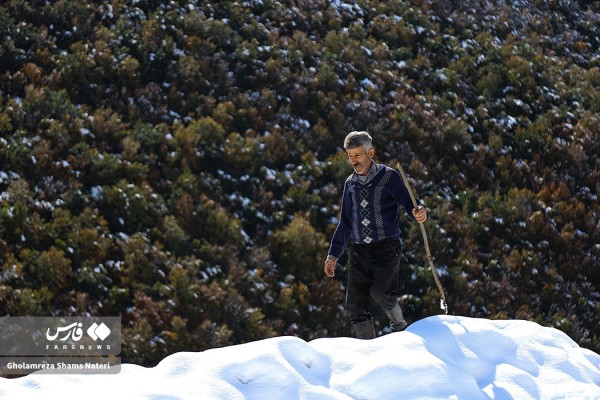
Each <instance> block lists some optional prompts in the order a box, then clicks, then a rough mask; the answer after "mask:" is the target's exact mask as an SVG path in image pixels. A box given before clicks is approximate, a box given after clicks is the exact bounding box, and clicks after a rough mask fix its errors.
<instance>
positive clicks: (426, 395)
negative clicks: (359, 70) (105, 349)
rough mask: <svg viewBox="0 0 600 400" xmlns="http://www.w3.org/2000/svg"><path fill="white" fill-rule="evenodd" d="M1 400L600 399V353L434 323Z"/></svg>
mask: <svg viewBox="0 0 600 400" xmlns="http://www.w3.org/2000/svg"><path fill="white" fill-rule="evenodd" d="M0 398H1V399H36V398H43V399H59V398H60V399H71V398H73V399H104V400H107V399H110V400H118V399H126V400H133V399H153V400H175V399H223V400H235V399H257V400H258V399H260V400H277V399H285V400H293V399H303V400H329V399H340V400H341V399H344V400H348V399H373V400H386V399H468V400H477V399H518V400H526V399H577V400H582V399H594V400H597V399H600V355H598V354H596V353H594V352H592V351H590V350H587V349H584V348H581V347H579V346H578V345H577V344H576V343H575V342H574V341H573V340H571V339H570V338H569V337H568V336H567V335H565V334H564V333H563V332H561V331H559V330H556V329H553V328H546V327H542V326H540V325H538V324H536V323H534V322H528V321H521V320H509V321H490V320H487V319H475V318H466V317H455V316H435V317H429V318H426V319H423V320H421V321H418V322H416V323H414V324H412V325H411V326H410V327H409V328H408V330H407V331H405V332H401V333H393V334H389V335H385V336H382V337H379V338H377V339H373V340H367V341H364V340H358V339H354V338H323V339H316V340H313V341H310V342H305V341H303V340H301V339H299V338H296V337H277V338H272V339H266V340H261V341H256V342H252V343H247V344H241V345H237V346H230V347H225V348H220V349H211V350H207V351H204V352H197V353H192V352H181V353H176V354H173V355H171V356H169V357H167V358H165V359H164V360H163V361H162V362H161V363H159V364H158V365H157V366H156V367H154V368H144V367H141V366H138V365H133V364H123V365H122V366H121V372H120V373H118V374H112V375H48V374H39V373H34V374H31V375H29V376H26V377H21V378H13V379H5V378H2V379H0Z"/></svg>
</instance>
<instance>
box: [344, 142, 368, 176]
mask: <svg viewBox="0 0 600 400" xmlns="http://www.w3.org/2000/svg"><path fill="white" fill-rule="evenodd" d="M346 153H348V160H349V161H350V164H352V168H354V171H355V172H356V173H357V174H359V175H367V174H368V173H369V169H370V168H371V163H372V162H373V160H372V158H373V155H374V154H375V150H373V148H370V149H369V150H368V151H367V150H365V148H364V147H355V148H352V149H348V150H346Z"/></svg>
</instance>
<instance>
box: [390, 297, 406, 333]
mask: <svg viewBox="0 0 600 400" xmlns="http://www.w3.org/2000/svg"><path fill="white" fill-rule="evenodd" d="M386 314H387V316H388V318H389V319H391V320H392V323H391V324H390V328H391V329H392V332H401V331H403V330H405V329H406V327H407V326H408V323H407V322H406V320H405V319H404V315H403V314H402V308H400V304H398V303H396V305H395V306H394V308H392V309H391V310H386Z"/></svg>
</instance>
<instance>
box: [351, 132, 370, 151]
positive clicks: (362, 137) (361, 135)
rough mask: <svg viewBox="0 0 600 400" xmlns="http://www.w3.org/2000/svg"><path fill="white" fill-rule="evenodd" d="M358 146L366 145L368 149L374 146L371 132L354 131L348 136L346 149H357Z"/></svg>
mask: <svg viewBox="0 0 600 400" xmlns="http://www.w3.org/2000/svg"><path fill="white" fill-rule="evenodd" d="M357 147H365V149H366V150H368V149H370V148H371V147H373V138H372V137H371V135H369V132H365V131H353V132H350V133H349V134H348V135H347V136H346V139H344V149H345V150H348V149H355V148H357Z"/></svg>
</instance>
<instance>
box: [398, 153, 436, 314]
mask: <svg viewBox="0 0 600 400" xmlns="http://www.w3.org/2000/svg"><path fill="white" fill-rule="evenodd" d="M397 165H398V171H400V175H402V180H403V181H404V185H405V186H406V189H407V190H408V194H410V198H411V200H412V203H413V206H414V207H415V209H416V208H417V200H415V195H414V194H413V191H412V188H411V187H410V183H408V178H407V177H406V174H405V173H404V169H403V168H402V165H400V162H398V163H397ZM419 226H420V227H421V234H422V235H423V242H424V243H425V254H426V258H427V261H428V262H429V267H430V268H431V273H432V274H433V280H434V281H435V284H436V285H437V288H438V291H439V292H440V308H441V309H442V310H444V312H445V313H446V314H448V304H447V303H446V295H445V294H444V288H443V287H442V283H441V282H440V278H439V276H438V273H437V270H436V269H435V265H434V264H433V257H432V256H431V251H430V250H429V241H428V240H427V232H426V231H425V224H424V223H422V222H420V223H419Z"/></svg>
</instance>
